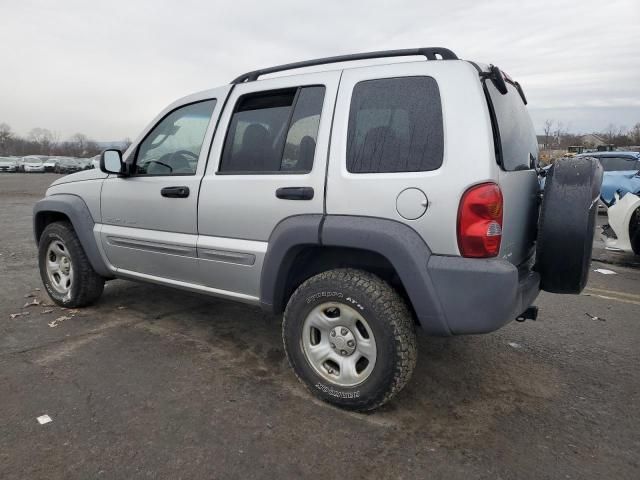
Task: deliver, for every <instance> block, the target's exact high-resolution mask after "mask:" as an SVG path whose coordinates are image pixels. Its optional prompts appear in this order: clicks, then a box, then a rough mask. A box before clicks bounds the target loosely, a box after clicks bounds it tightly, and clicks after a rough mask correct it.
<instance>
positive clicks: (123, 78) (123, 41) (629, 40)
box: [0, 0, 640, 141]
mask: <svg viewBox="0 0 640 480" xmlns="http://www.w3.org/2000/svg"><path fill="white" fill-rule="evenodd" d="M421 46H444V47H448V48H451V49H452V50H453V51H454V52H456V53H457V54H458V56H459V57H461V58H465V59H473V60H478V61H481V62H486V63H494V64H496V65H498V66H499V67H500V68H502V69H503V70H504V71H506V72H507V73H509V74H510V75H511V76H512V77H513V78H515V79H516V80H518V81H520V83H521V84H522V85H523V87H524V89H525V92H526V93H527V97H528V99H529V107H530V110H531V113H532V116H533V118H534V123H535V124H536V127H537V128H538V130H541V129H542V124H543V122H544V120H545V119H547V118H549V119H556V120H561V121H562V122H563V123H564V125H565V127H566V126H568V127H569V128H570V129H571V130H573V131H580V132H587V131H592V130H602V129H605V128H606V127H607V125H609V124H610V123H613V124H616V125H618V126H626V127H630V126H632V125H633V124H635V123H638V122H640V0H597V1H596V0H535V1H534V0H520V1H514V0H495V1H490V0H447V1H444V2H443V1H437V2H433V1H430V0H404V1H403V0H396V1H390V2H380V1H375V0H367V1H361V2H348V1H346V0H342V1H333V0H321V1H314V2H308V1H304V0H296V1H280V0H266V1H259V0H254V1H243V0H233V1H224V2H216V1H213V0H208V1H193V0H179V1H175V0H172V1H164V0H154V1H151V0H145V1H136V0H109V1H99V0H55V1H50V0H0V122H6V123H8V124H9V125H11V127H12V128H13V130H14V131H15V132H17V133H19V134H27V133H28V131H29V130H30V129H31V128H33V127H43V128H48V129H50V130H53V131H56V132H58V134H59V135H60V137H61V138H62V139H64V138H66V137H68V136H70V135H72V134H73V133H76V132H83V133H85V134H87V135H89V136H90V137H92V138H94V139H96V140H100V141H105V140H119V139H122V138H125V137H131V138H134V137H136V136H137V135H138V133H139V132H140V130H141V129H142V128H143V127H144V126H145V125H146V124H147V123H148V122H149V121H150V120H151V119H152V118H153V117H154V116H155V115H156V114H157V113H158V112H159V110H161V109H162V108H163V107H164V106H166V105H167V104H168V103H170V102H172V101H173V100H175V99H176V98H179V97H181V96H184V95H187V94H189V93H192V92H195V91H198V90H205V89H207V88H212V87H215V86H218V85H221V84H224V83H228V82H229V81H230V80H231V79H232V78H234V77H235V76H237V75H238V74H240V73H243V72H245V71H248V70H253V69H256V68H260V67H264V66H269V65H274V64H279V63H288V62H291V61H297V60H306V59H309V58H314V57H320V56H330V55H339V54H345V53H354V52H362V51H369V50H383V49H391V48H409V47H421Z"/></svg>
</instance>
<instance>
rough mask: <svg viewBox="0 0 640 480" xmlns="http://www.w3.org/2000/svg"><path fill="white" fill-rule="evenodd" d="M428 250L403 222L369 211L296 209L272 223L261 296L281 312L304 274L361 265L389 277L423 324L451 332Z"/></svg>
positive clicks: (428, 328) (440, 332)
mask: <svg viewBox="0 0 640 480" xmlns="http://www.w3.org/2000/svg"><path fill="white" fill-rule="evenodd" d="M430 257H431V250H430V249H429V247H428V246H427V244H426V243H425V242H424V240H423V239H422V238H421V237H420V235H419V234H418V233H417V232H416V231H415V230H413V229H412V228H411V227H409V226H408V225H405V224H403V223H400V222H397V221H394V220H388V219H381V218H373V217H360V216H342V215H326V216H322V215H299V216H294V217H289V218H287V219H285V220H283V221H282V222H280V224H278V226H277V227H276V228H275V229H274V231H273V233H272V235H271V237H270V239H269V246H268V248H267V253H266V255H265V261H264V264H263V269H262V274H261V281H260V301H261V304H262V306H263V308H265V309H266V310H268V311H271V312H274V313H281V312H282V311H284V307H285V306H286V303H287V301H288V297H289V296H290V295H291V294H292V293H293V290H295V288H297V286H299V285H300V284H301V283H302V282H303V281H304V280H306V279H307V278H309V277H311V276H313V275H315V274H316V273H320V272H322V271H326V270H329V269H333V268H345V267H349V268H361V269H364V270H367V271H371V272H372V273H376V274H378V275H379V276H381V277H382V278H384V279H385V280H387V281H389V282H390V283H391V284H392V285H393V286H394V287H396V288H397V289H399V291H400V293H401V294H402V295H403V296H404V297H405V298H406V299H407V301H408V302H407V303H408V305H409V306H410V308H411V309H412V310H413V312H414V313H415V315H416V317H417V318H418V320H419V322H420V324H421V326H422V327H423V329H424V330H425V331H426V332H427V333H429V334H434V335H450V334H451V332H450V330H449V328H448V326H447V323H446V319H445V317H444V315H443V312H442V308H441V305H440V302H439V301H438V297H437V294H436V290H435V288H434V285H433V283H432V281H431V278H430V276H429V273H428V271H427V263H428V261H429V258H430Z"/></svg>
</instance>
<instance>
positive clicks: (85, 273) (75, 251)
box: [38, 222, 104, 308]
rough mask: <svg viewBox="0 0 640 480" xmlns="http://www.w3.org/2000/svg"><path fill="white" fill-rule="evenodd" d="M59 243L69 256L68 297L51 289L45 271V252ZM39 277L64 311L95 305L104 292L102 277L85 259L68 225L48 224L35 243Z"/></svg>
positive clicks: (71, 227) (76, 238) (74, 234)
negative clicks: (70, 276)
mask: <svg viewBox="0 0 640 480" xmlns="http://www.w3.org/2000/svg"><path fill="white" fill-rule="evenodd" d="M55 240H58V241H61V242H62V243H63V244H64V246H65V248H66V249H67V251H68V253H69V258H70V259H71V264H72V266H73V275H74V278H73V282H72V283H71V289H70V292H69V294H66V295H62V294H60V293H59V292H57V291H56V290H55V288H53V286H52V285H51V281H50V280H49V278H48V276H47V272H46V260H47V258H46V257H47V249H48V247H49V245H50V244H51V242H53V241H55ZM38 265H39V267H40V277H41V278H42V283H43V284H44V286H45V289H46V290H47V293H48V294H49V296H50V297H51V299H52V300H53V301H54V302H55V303H57V304H58V305H60V306H61V307H66V308H76V307H86V306H88V305H91V304H92V303H94V302H95V301H96V300H97V299H98V298H100V295H102V291H103V290H104V278H103V277H101V276H100V275H98V274H97V273H96V272H95V271H94V270H93V268H92V267H91V263H90V262H89V259H88V258H87V255H86V254H85V252H84V249H83V248H82V245H81V244H80V240H78V237H77V235H76V233H75V231H74V230H73V226H72V225H71V224H70V223H69V222H53V223H50V224H49V225H47V227H46V228H45V229H44V231H43V232H42V235H41V236H40V242H39V243H38Z"/></svg>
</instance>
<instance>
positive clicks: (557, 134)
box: [553, 122, 567, 145]
mask: <svg viewBox="0 0 640 480" xmlns="http://www.w3.org/2000/svg"><path fill="white" fill-rule="evenodd" d="M566 133H567V131H566V130H565V129H564V125H563V124H562V122H556V128H555V129H554V131H553V137H554V138H555V141H556V143H557V144H558V145H560V144H561V143H562V137H564V136H565V135H566Z"/></svg>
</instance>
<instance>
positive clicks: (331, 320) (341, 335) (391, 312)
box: [282, 269, 416, 411]
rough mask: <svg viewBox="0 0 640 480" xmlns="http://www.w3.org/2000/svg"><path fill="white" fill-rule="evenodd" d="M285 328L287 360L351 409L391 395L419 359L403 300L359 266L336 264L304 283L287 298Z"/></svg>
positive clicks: (315, 387) (327, 397) (329, 398)
mask: <svg viewBox="0 0 640 480" xmlns="http://www.w3.org/2000/svg"><path fill="white" fill-rule="evenodd" d="M282 335H283V341H284V345H285V350H286V352H287V358H288V359H289V363H290V364H291V366H292V368H293V369H294V371H295V373H296V375H297V376H298V378H299V379H300V380H301V381H302V382H303V383H304V384H305V385H306V386H307V388H309V390H310V391H311V392H312V393H313V394H314V395H315V396H317V397H318V398H320V399H322V400H324V401H326V402H329V403H332V404H334V405H337V406H339V407H342V408H347V409H350V410H361V411H364V410H372V409H375V408H377V407H379V406H381V405H383V404H384V403H386V402H387V401H389V400H390V399H391V398H392V397H393V396H394V395H396V394H397V393H398V392H399V391H400V390H401V389H402V388H403V387H404V385H405V384H406V383H407V382H408V381H409V378H410V377H411V373H412V372H413V369H414V366H415V363H416V338H415V333H414V327H413V319H412V317H411V314H410V312H409V310H408V308H407V306H406V304H405V302H404V300H403V299H402V298H401V297H400V296H399V295H398V293H397V292H396V291H395V290H394V289H393V288H392V287H391V286H389V285H388V284H387V283H386V282H384V281H383V280H382V279H380V278H378V277H376V276H375V275H373V274H370V273H368V272H364V271H360V270H352V269H337V270H331V271H328V272H324V273H321V274H319V275H316V276H315V277H312V278H310V279H309V280H307V281H306V282H304V283H303V284H302V285H301V286H300V287H299V288H298V289H297V290H296V291H295V292H294V294H293V295H292V296H291V299H290V300H289V303H288V305H287V308H286V311H285V314H284V321H283V326H282Z"/></svg>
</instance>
